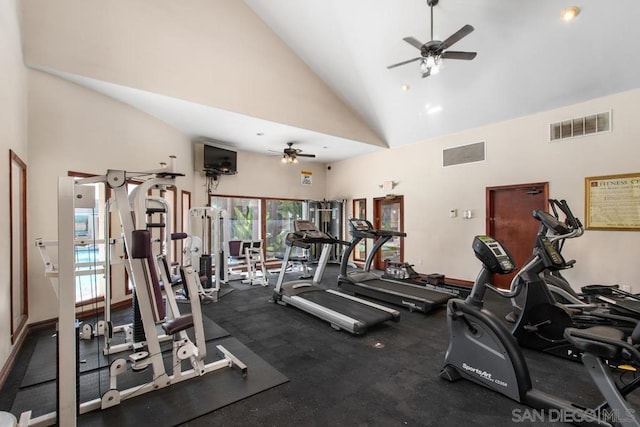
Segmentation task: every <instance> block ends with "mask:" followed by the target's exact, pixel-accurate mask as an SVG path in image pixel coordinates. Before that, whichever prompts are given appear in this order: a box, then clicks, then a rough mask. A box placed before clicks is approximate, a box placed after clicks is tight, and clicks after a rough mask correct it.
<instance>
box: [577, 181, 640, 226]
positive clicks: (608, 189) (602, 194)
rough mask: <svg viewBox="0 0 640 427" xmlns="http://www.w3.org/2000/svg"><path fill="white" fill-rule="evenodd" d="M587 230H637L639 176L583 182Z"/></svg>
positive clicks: (639, 223) (638, 219) (639, 221)
mask: <svg viewBox="0 0 640 427" xmlns="http://www.w3.org/2000/svg"><path fill="white" fill-rule="evenodd" d="M585 205H586V207H585V219H586V224H585V226H586V229H587V230H633V231H638V230H640V173H630V174H622V175H605V176H592V177H587V178H585Z"/></svg>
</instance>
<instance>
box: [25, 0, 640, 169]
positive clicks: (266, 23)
mask: <svg viewBox="0 0 640 427" xmlns="http://www.w3.org/2000/svg"><path fill="white" fill-rule="evenodd" d="M571 5H575V6H578V7H580V9H581V11H580V14H579V15H578V17H577V18H576V19H575V20H574V21H572V22H564V21H563V20H562V19H561V18H560V13H561V10H562V9H564V8H565V7H567V6H571ZM638 16H640V2H637V0H616V1H615V2H606V1H600V2H595V1H589V2H585V1H584V0H583V1H582V2H579V3H572V2H570V1H565V0H536V1H526V2H525V1H513V0H491V1H484V2H481V1H468V0H467V1H464V0H440V2H439V4H438V5H437V6H435V7H434V19H433V33H434V39H436V40H444V39H446V38H447V37H448V36H449V35H451V34H453V33H455V32H456V31H457V30H458V29H460V28H461V27H462V26H463V25H465V24H470V25H472V26H473V27H474V28H475V30H474V31H473V32H472V33H470V34H469V35H468V36H466V37H465V38H463V39H462V40H460V41H459V42H457V43H456V44H455V46H453V47H452V48H451V49H452V50H461V51H474V52H477V53H478V55H477V57H476V58H475V59H474V60H472V61H461V60H453V59H448V60H445V61H444V64H443V66H442V69H441V72H440V73H439V74H437V75H432V76H429V77H427V78H422V77H421V73H420V71H419V69H418V63H417V62H414V63H411V64H407V65H404V66H401V67H397V68H394V69H387V66H388V65H390V64H394V63H397V62H400V61H403V60H408V59H412V58H415V57H417V56H419V51H418V50H417V49H416V48H415V47H413V46H411V45H410V44H408V43H406V42H405V41H403V38H404V37H407V36H413V37H415V38H416V39H418V40H420V41H421V42H427V41H429V39H430V34H429V33H430V30H431V27H430V22H429V8H428V6H427V3H426V0H400V1H399V0H295V1H292V0H245V1H244V2H240V1H238V0H188V1H185V2H179V3H175V2H173V1H170V0H157V1H154V2H149V1H145V0H126V1H125V0H114V1H112V2H107V3H105V2H99V1H97V0H84V1H78V0H57V1H56V2H50V1H49V0H24V1H23V19H24V24H23V25H24V28H25V30H24V34H25V35H24V51H25V61H26V63H27V65H29V66H31V67H33V68H36V69H39V70H43V71H46V72H50V73H52V74H55V75H58V76H60V77H62V78H65V79H68V80H70V81H73V82H75V83H78V84H81V85H84V86H86V87H88V88H90V89H92V90H96V91H99V92H102V93H104V94H106V95H109V96H112V97H114V98H116V99H119V100H121V101H123V102H126V103H129V104H131V105H133V106H134V107H136V108H139V109H141V110H143V111H146V112H148V113H149V114H152V115H154V116H156V117H158V118H160V119H161V120H163V121H165V122H167V123H168V124H170V125H172V126H175V127H176V128H178V129H179V130H181V131H183V132H184V133H186V134H188V135H190V136H193V137H196V136H206V137H209V138H213V139H217V140H221V141H224V142H225V143H227V144H228V145H229V146H233V147H236V148H238V149H241V150H248V151H257V152H261V153H269V152H271V151H281V150H282V148H284V146H285V143H286V142H287V141H297V145H298V147H299V148H302V149H303V150H304V151H305V152H313V153H315V154H317V155H318V158H317V159H318V161H322V162H331V161H335V160H339V159H342V158H347V157H352V156H355V155H359V154H362V153H366V152H370V151H373V150H379V149H384V148H385V147H397V146H400V145H403V144H407V143H412V142H417V141H423V140H428V139H430V138H434V137H437V136H440V135H444V134H449V133H454V132H459V131H461V130H464V129H469V128H474V127H478V126H482V125H484V124H488V123H493V122H498V121H503V120H508V119H511V118H515V117H519V116H523V115H527V114H532V113H535V112H539V111H544V110H549V109H552V108H556V107H560V106H564V105H569V104H573V103H576V102H580V101H584V100H588V99H593V98H596V97H600V96H604V95H607V94H611V93H616V92H621V91H625V90H629V89H634V88H637V87H639V86H640V73H638V69H640V58H639V56H638V55H637V54H636V51H637V50H638V44H639V42H638V40H640V26H639V25H637V24H636V22H635V20H636V18H637V17H638ZM403 86H404V87H405V88H408V90H403V89H402V87H403ZM585 113H589V112H585ZM259 134H262V135H259Z"/></svg>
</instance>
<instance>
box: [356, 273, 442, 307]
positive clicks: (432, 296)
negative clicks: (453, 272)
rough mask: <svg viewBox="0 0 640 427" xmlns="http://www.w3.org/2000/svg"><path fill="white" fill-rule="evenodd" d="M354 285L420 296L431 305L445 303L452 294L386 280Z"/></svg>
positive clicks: (409, 295)
mask: <svg viewBox="0 0 640 427" xmlns="http://www.w3.org/2000/svg"><path fill="white" fill-rule="evenodd" d="M356 285H363V286H368V287H372V288H377V289H379V290H381V291H388V292H392V293H397V294H402V295H406V296H407V297H413V298H420V299H422V300H425V301H427V302H430V303H431V304H433V305H442V304H445V303H446V302H447V301H449V299H451V298H452V297H453V295H451V294H449V293H445V292H438V291H434V290H432V289H427V288H423V287H417V286H413V285H407V284H404V283H395V282H388V281H386V280H379V279H378V280H367V281H366V282H363V283H356Z"/></svg>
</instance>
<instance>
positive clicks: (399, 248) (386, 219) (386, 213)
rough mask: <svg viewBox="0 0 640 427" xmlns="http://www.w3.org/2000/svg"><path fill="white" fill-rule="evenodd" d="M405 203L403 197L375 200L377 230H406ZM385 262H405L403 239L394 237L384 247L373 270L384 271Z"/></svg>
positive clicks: (374, 217) (374, 218)
mask: <svg viewBox="0 0 640 427" xmlns="http://www.w3.org/2000/svg"><path fill="white" fill-rule="evenodd" d="M403 208H404V202H403V197H402V196H387V197H380V198H375V199H373V226H374V227H375V228H376V229H377V230H380V229H382V230H393V231H403V230H404V218H403ZM385 260H389V261H397V262H403V261H404V248H403V239H401V238H400V237H394V238H393V239H391V240H389V241H388V242H387V243H385V244H384V245H382V248H381V249H380V250H379V251H378V253H377V254H376V257H375V261H374V264H373V268H375V269H378V270H384V268H385Z"/></svg>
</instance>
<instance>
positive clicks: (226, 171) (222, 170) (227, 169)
mask: <svg viewBox="0 0 640 427" xmlns="http://www.w3.org/2000/svg"><path fill="white" fill-rule="evenodd" d="M204 169H205V170H206V171H212V172H215V173H218V174H220V175H235V174H237V173H238V161H237V155H236V152H235V151H231V150H225V149H224V148H220V147H214V146H213V145H207V144H205V145H204Z"/></svg>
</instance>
